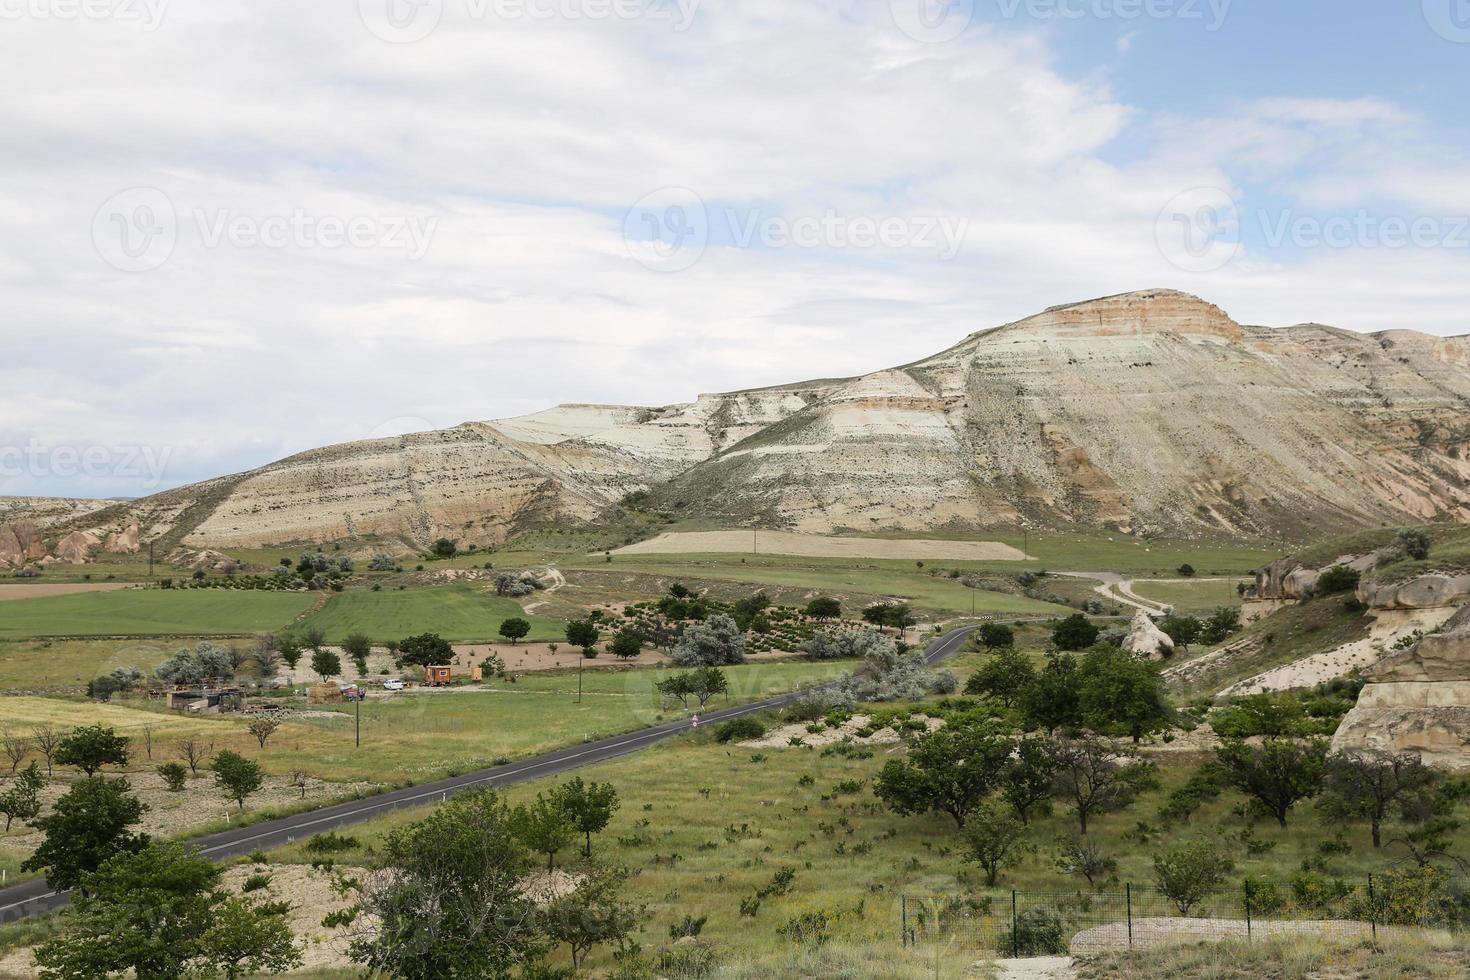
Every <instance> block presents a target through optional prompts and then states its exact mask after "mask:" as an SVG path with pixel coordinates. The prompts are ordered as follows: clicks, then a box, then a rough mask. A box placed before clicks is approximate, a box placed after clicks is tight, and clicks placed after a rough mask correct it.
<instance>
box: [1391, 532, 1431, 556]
mask: <svg viewBox="0 0 1470 980" xmlns="http://www.w3.org/2000/svg"><path fill="white" fill-rule="evenodd" d="M1398 542H1399V547H1400V548H1403V549H1404V554H1405V555H1408V556H1409V557H1410V558H1412V559H1414V560H1415V561H1427V560H1428V558H1429V545H1430V539H1429V532H1428V531H1427V530H1425V529H1424V528H1422V527H1406V528H1403V529H1402V530H1400V531H1399V533H1398Z"/></svg>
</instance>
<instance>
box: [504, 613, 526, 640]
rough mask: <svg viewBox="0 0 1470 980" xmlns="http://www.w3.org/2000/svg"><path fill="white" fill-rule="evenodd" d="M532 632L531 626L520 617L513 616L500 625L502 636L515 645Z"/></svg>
mask: <svg viewBox="0 0 1470 980" xmlns="http://www.w3.org/2000/svg"><path fill="white" fill-rule="evenodd" d="M530 632H531V624H530V623H529V622H527V621H526V620H524V619H522V618H521V617H519V616H512V617H511V618H510V619H507V620H506V621H505V622H503V623H501V624H500V635H501V636H503V637H505V638H506V639H507V640H509V641H510V642H511V643H512V644H514V643H515V642H516V641H517V640H521V639H524V638H525V637H526V635H527V634H529V633H530Z"/></svg>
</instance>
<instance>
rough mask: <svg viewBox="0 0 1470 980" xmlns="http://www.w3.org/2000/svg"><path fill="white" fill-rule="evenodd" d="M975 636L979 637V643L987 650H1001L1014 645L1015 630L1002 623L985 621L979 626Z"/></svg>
mask: <svg viewBox="0 0 1470 980" xmlns="http://www.w3.org/2000/svg"><path fill="white" fill-rule="evenodd" d="M976 636H978V637H979V639H980V645H981V646H982V647H984V648H985V649H987V650H1001V649H1004V648H1006V647H1014V646H1015V645H1016V631H1015V630H1013V629H1011V628H1010V627H1009V626H1007V625H1005V624H1004V623H986V624H985V625H983V626H981V627H980V629H979V631H978V632H977V633H976Z"/></svg>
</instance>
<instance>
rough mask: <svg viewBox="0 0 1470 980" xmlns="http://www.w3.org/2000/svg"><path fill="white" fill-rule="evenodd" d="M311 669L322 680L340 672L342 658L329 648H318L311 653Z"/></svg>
mask: <svg viewBox="0 0 1470 980" xmlns="http://www.w3.org/2000/svg"><path fill="white" fill-rule="evenodd" d="M311 669H312V670H313V671H314V672H315V673H316V675H317V676H318V677H320V678H321V679H322V680H326V679H327V678H328V677H336V676H337V675H338V674H340V673H342V658H341V657H339V656H337V655H336V654H335V653H333V652H332V651H331V650H318V651H316V652H315V653H313V654H312V655H311Z"/></svg>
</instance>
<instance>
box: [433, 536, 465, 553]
mask: <svg viewBox="0 0 1470 980" xmlns="http://www.w3.org/2000/svg"><path fill="white" fill-rule="evenodd" d="M430 550H431V551H432V552H433V555H434V557H435V558H453V557H454V556H455V555H457V554H459V546H458V545H456V544H455V543H454V542H453V541H451V540H449V539H448V538H440V539H439V540H437V541H435V542H434V546H433V548H431V549H430Z"/></svg>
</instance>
